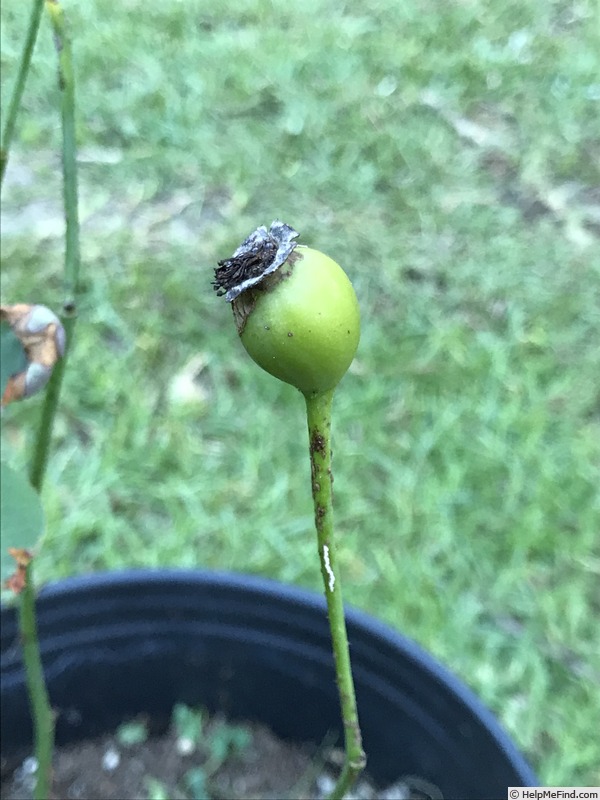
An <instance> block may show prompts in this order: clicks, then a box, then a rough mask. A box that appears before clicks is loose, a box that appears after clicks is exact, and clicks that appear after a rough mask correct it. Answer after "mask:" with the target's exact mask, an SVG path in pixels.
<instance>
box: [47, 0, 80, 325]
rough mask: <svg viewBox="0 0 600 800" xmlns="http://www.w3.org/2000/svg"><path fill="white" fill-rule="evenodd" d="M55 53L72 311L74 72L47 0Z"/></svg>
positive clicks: (60, 24) (60, 18) (70, 306)
mask: <svg viewBox="0 0 600 800" xmlns="http://www.w3.org/2000/svg"><path fill="white" fill-rule="evenodd" d="M46 9H47V11H48V15H49V16H50V22H51V23H52V30H53V33H54V43H55V45H56V50H57V53H58V84H59V86H60V89H61V113H62V132H63V146H62V162H63V195H64V204H65V221H66V238H65V277H64V285H65V300H64V303H63V310H64V312H65V313H66V314H67V315H69V316H74V314H75V299H76V296H77V290H78V282H79V260H80V259H79V213H78V203H77V143H76V138H75V76H74V73H73V57H72V52H71V42H70V40H69V37H68V35H67V31H66V28H65V19H64V14H63V10H62V8H61V6H60V4H59V3H58V2H57V1H56V0H46Z"/></svg>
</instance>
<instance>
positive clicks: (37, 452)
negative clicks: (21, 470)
mask: <svg viewBox="0 0 600 800" xmlns="http://www.w3.org/2000/svg"><path fill="white" fill-rule="evenodd" d="M62 324H63V327H64V329H65V339H66V342H67V344H66V350H65V354H64V355H63V357H62V358H59V360H58V361H57V362H56V364H55V365H54V369H53V370H52V375H51V377H50V380H49V381H48V386H47V387H46V392H45V396H44V404H43V406H42V414H41V417H40V421H39V424H38V427H37V431H36V438H35V442H34V445H33V458H32V459H31V464H30V465H29V481H30V483H31V485H32V486H33V488H34V489H35V490H36V491H37V492H41V490H42V485H43V483H44V477H45V475H46V467H47V465H48V456H49V454H50V442H51V440H52V429H53V427H54V419H55V417H56V411H57V409H58V400H59V397H60V389H61V386H62V382H63V377H64V374H65V368H66V365H67V356H68V353H69V350H70V348H71V344H72V339H73V331H74V328H75V317H67V316H63V317H62Z"/></svg>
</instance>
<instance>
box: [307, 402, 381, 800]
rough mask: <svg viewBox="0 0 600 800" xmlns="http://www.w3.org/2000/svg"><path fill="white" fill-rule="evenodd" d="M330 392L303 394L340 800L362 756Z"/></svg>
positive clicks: (336, 789) (357, 771)
mask: <svg viewBox="0 0 600 800" xmlns="http://www.w3.org/2000/svg"><path fill="white" fill-rule="evenodd" d="M333 393H334V390H333V389H331V390H329V391H327V392H324V393H323V394H318V395H316V396H309V395H305V399H306V416H307V421H308V438H309V449H310V463H311V479H312V495H313V502H314V507H315V525H316V528H317V540H318V547H319V559H320V561H321V574H322V576H323V584H324V586H325V598H326V600H327V612H328V617H329V628H330V630H331V640H332V644H333V654H334V661H335V672H336V679H337V685H338V691H339V696H340V706H341V711H342V721H343V724H344V745H345V751H346V757H345V760H344V766H343V769H342V772H341V775H340V777H339V779H338V782H337V783H336V785H335V787H334V789H333V791H332V793H331V795H330V800H341V798H343V797H344V795H345V794H346V792H347V791H348V789H349V788H350V787H351V786H352V784H353V783H354V781H355V780H356V778H357V777H358V775H359V774H360V772H361V771H362V770H363V768H364V766H365V763H366V757H365V753H364V751H363V747H362V739H361V733H360V726H359V722H358V711H357V708H356V696H355V691H354V681H353V678H352V670H351V666H350V651H349V647H348V634H347V632H346V620H345V618H344V605H343V598H342V582H341V577H340V573H339V571H338V568H337V554H336V545H335V539H334V533H333V504H332V486H331V484H332V473H331V404H332V400H333Z"/></svg>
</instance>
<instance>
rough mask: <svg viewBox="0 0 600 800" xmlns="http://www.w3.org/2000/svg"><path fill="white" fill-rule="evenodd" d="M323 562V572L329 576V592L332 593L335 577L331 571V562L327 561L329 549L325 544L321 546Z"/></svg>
mask: <svg viewBox="0 0 600 800" xmlns="http://www.w3.org/2000/svg"><path fill="white" fill-rule="evenodd" d="M323 561H324V562H325V571H326V572H327V575H328V576H329V591H330V592H333V589H334V586H335V575H334V574H333V570H332V569H331V562H330V560H329V547H327V545H326V544H324V545H323Z"/></svg>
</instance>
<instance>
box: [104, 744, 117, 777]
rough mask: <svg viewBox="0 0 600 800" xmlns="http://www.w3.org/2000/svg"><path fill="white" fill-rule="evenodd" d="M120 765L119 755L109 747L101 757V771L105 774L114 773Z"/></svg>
mask: <svg viewBox="0 0 600 800" xmlns="http://www.w3.org/2000/svg"><path fill="white" fill-rule="evenodd" d="M120 763H121V754H120V753H119V751H118V750H115V748H114V747H109V748H108V750H107V751H106V752H105V753H104V755H103V756H102V769H103V770H104V771H105V772H114V770H116V768H117V767H118V766H119V764H120Z"/></svg>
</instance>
